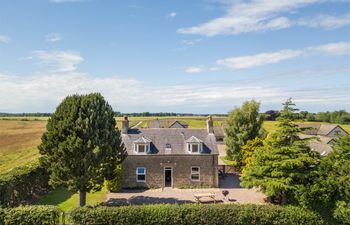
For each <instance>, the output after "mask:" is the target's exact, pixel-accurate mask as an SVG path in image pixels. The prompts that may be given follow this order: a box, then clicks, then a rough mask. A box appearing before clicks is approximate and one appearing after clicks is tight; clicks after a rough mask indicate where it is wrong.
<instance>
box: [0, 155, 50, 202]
mask: <svg viewBox="0 0 350 225" xmlns="http://www.w3.org/2000/svg"><path fill="white" fill-rule="evenodd" d="M49 190H50V186H49V174H48V172H47V171H46V170H45V169H44V168H42V167H41V166H40V165H39V162H34V163H31V164H29V165H26V166H21V167H16V168H14V169H12V170H11V171H9V172H7V173H4V174H0V206H3V207H13V206H18V205H19V204H24V203H27V202H28V201H30V200H32V199H33V198H35V197H36V196H38V195H40V194H42V193H46V192H47V191H49Z"/></svg>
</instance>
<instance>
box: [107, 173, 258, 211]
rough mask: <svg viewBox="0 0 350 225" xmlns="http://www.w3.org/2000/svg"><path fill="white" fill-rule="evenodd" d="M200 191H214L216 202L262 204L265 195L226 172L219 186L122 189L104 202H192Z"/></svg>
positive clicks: (208, 201)
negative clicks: (224, 194) (225, 194)
mask: <svg viewBox="0 0 350 225" xmlns="http://www.w3.org/2000/svg"><path fill="white" fill-rule="evenodd" d="M223 190H228V191H229V194H228V199H229V200H230V201H229V200H224V196H223V195H222V191H223ZM201 193H215V199H216V201H217V203H235V202H236V203H254V204H264V201H263V198H264V197H265V195H263V194H262V193H260V192H258V191H257V190H256V189H246V188H241V187H240V185H239V177H238V175H236V174H228V175H227V177H225V178H224V179H220V188H204V189H177V188H174V189H173V188H165V189H164V190H163V189H151V190H124V191H123V192H122V193H109V194H107V198H106V202H105V203H106V204H108V205H119V204H160V203H178V204H182V203H194V202H195V199H194V195H195V194H201ZM201 202H202V203H213V200H212V199H210V198H203V199H201Z"/></svg>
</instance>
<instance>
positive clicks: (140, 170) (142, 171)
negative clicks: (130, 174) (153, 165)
mask: <svg viewBox="0 0 350 225" xmlns="http://www.w3.org/2000/svg"><path fill="white" fill-rule="evenodd" d="M136 181H137V182H146V167H136Z"/></svg>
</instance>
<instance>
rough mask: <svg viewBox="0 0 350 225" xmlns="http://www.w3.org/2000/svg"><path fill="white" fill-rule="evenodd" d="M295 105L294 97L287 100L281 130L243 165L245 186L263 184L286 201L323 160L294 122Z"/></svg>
mask: <svg viewBox="0 0 350 225" xmlns="http://www.w3.org/2000/svg"><path fill="white" fill-rule="evenodd" d="M294 106H295V105H294V103H293V102H292V100H291V99H288V100H287V101H286V102H285V103H284V104H283V109H282V110H281V112H280V117H279V119H278V120H279V125H278V129H277V131H276V132H275V133H272V134H270V135H269V136H268V137H267V138H266V140H265V141H264V144H263V147H260V148H258V150H257V151H256V152H255V153H254V161H253V162H252V163H251V164H250V165H248V166H247V167H245V168H244V169H243V174H242V178H241V180H242V183H241V185H242V186H244V187H249V188H250V187H259V188H260V190H261V191H262V192H264V193H265V194H266V195H267V196H269V197H277V198H278V199H279V200H280V201H281V202H282V203H286V200H287V198H293V196H294V193H295V191H297V190H298V189H299V188H300V186H302V185H303V184H305V183H306V182H308V179H309V177H310V173H311V172H312V171H313V168H314V167H315V166H317V164H318V162H319V154H318V153H317V152H314V151H312V150H311V149H310V147H309V146H308V144H307V140H301V139H300V138H299V132H300V129H299V128H298V126H297V125H296V124H294V123H293V119H294V112H295V111H296V109H295V108H294Z"/></svg>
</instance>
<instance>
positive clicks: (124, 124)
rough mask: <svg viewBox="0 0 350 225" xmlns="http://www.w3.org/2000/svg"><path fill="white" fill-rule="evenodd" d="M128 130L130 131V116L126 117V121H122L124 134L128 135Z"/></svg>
mask: <svg viewBox="0 0 350 225" xmlns="http://www.w3.org/2000/svg"><path fill="white" fill-rule="evenodd" d="M128 130H129V120H128V116H124V120H123V121H122V134H127V133H128Z"/></svg>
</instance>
